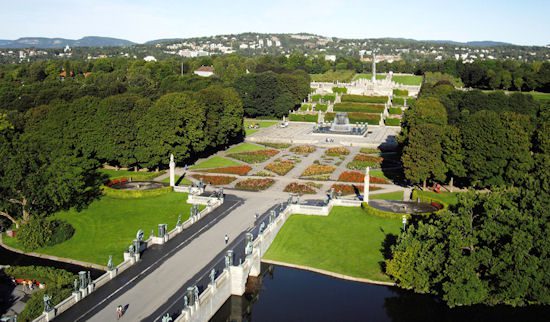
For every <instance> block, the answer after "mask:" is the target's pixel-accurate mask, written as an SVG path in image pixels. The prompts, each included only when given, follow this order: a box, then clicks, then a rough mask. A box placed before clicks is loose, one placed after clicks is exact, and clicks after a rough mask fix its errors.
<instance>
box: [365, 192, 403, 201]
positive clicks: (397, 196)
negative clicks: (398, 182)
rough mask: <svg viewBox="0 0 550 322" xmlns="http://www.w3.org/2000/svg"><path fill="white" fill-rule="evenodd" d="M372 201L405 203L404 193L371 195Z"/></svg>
mask: <svg viewBox="0 0 550 322" xmlns="http://www.w3.org/2000/svg"><path fill="white" fill-rule="evenodd" d="M369 199H370V200H398V201H403V191H395V192H386V193H379V194H375V195H373V194H371V195H369Z"/></svg>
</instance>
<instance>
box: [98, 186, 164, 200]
mask: <svg viewBox="0 0 550 322" xmlns="http://www.w3.org/2000/svg"><path fill="white" fill-rule="evenodd" d="M102 190H103V194H104V195H106V196H109V197H112V198H118V199H135V198H146V197H156V196H160V195H163V194H166V193H169V192H171V191H172V190H173V189H172V187H162V188H158V189H150V190H120V189H113V188H110V187H107V186H103V187H102Z"/></svg>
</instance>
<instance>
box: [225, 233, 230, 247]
mask: <svg viewBox="0 0 550 322" xmlns="http://www.w3.org/2000/svg"><path fill="white" fill-rule="evenodd" d="M224 240H225V244H226V245H227V242H228V241H229V237H227V234H225V237H224Z"/></svg>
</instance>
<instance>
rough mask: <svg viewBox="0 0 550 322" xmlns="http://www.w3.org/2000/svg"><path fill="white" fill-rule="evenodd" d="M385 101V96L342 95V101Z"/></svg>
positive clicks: (380, 102) (382, 102)
mask: <svg viewBox="0 0 550 322" xmlns="http://www.w3.org/2000/svg"><path fill="white" fill-rule="evenodd" d="M387 101H388V98H387V97H386V96H363V95H344V96H342V102H356V103H378V104H384V103H386V102H387Z"/></svg>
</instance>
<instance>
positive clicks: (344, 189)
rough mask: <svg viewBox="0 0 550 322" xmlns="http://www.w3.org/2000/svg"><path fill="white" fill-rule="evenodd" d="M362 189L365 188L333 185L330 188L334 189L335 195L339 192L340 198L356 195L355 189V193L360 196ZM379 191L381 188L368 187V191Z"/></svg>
mask: <svg viewBox="0 0 550 322" xmlns="http://www.w3.org/2000/svg"><path fill="white" fill-rule="evenodd" d="M364 187H365V186H364V185H362V184H358V185H355V184H341V183H335V184H333V185H332V187H331V188H332V189H334V191H335V192H336V193H338V191H340V193H341V194H342V196H347V195H354V194H355V193H356V191H355V189H357V192H358V193H359V194H362V193H363V189H364ZM380 189H382V188H380V187H378V186H373V185H369V191H376V190H380Z"/></svg>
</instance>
